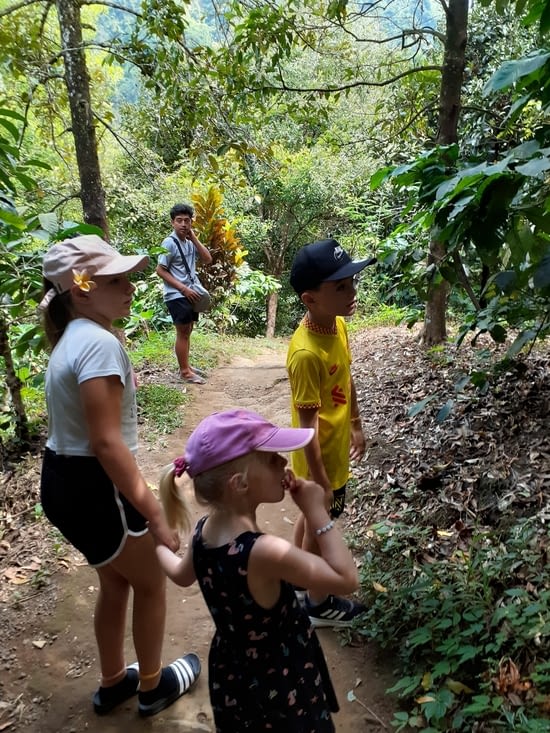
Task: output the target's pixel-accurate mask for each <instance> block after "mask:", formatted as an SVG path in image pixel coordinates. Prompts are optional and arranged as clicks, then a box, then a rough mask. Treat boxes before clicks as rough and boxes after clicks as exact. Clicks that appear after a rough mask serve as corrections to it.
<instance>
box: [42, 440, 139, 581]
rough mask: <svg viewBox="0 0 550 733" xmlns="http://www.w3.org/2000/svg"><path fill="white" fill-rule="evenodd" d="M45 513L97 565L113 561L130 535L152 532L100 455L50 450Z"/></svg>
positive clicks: (46, 460)
mask: <svg viewBox="0 0 550 733" xmlns="http://www.w3.org/2000/svg"><path fill="white" fill-rule="evenodd" d="M40 501H41V502H42V509H43V510H44V514H45V515H46V516H47V517H48V519H49V520H50V522H51V523H52V524H53V525H55V526H56V527H57V528H58V529H59V531H60V532H61V534H62V535H63V536H64V537H65V538H66V539H67V540H68V541H69V542H70V543H71V545H73V546H74V547H76V549H77V550H79V551H80V552H81V553H82V554H83V555H84V557H85V558H86V560H87V561H88V562H89V564H90V565H91V566H92V567H100V566H101V565H107V564H108V563H109V562H111V561H112V560H114V559H115V557H116V556H117V555H118V554H119V553H120V551H121V550H122V548H123V547H124V543H125V542H126V537H127V536H128V535H134V536H138V535H142V534H145V533H146V532H147V524H146V519H145V517H144V516H142V515H141V514H140V512H138V511H137V509H135V508H134V507H133V506H132V504H130V502H129V501H128V499H126V497H125V496H123V495H122V494H121V493H120V492H119V491H118V489H117V488H116V487H115V486H114V485H113V482H112V481H111V479H110V478H109V477H108V476H107V474H106V473H105V471H104V470H103V468H102V466H101V464H100V462H99V461H98V460H97V458H94V457H89V456H61V455H59V456H58V455H57V454H56V453H55V452H54V451H52V450H50V449H49V448H46V450H45V453H44V460H43V462H42V476H41V479H40Z"/></svg>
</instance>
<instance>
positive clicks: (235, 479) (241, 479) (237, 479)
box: [229, 473, 248, 494]
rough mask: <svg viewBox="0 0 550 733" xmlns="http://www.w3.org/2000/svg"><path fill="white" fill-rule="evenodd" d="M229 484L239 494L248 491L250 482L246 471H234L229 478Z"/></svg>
mask: <svg viewBox="0 0 550 733" xmlns="http://www.w3.org/2000/svg"><path fill="white" fill-rule="evenodd" d="M229 486H230V487H231V490H232V491H235V492H236V493H237V494H245V493H246V492H247V491H248V482H247V480H246V476H245V474H244V473H234V474H233V476H231V478H230V479H229Z"/></svg>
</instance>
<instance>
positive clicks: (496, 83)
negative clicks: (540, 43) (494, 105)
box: [483, 52, 550, 96]
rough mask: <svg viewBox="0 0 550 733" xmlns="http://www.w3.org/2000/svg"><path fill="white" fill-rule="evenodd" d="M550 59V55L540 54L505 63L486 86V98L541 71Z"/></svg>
mask: <svg viewBox="0 0 550 733" xmlns="http://www.w3.org/2000/svg"><path fill="white" fill-rule="evenodd" d="M549 59H550V53H540V52H539V53H534V54H533V55H530V56H525V57H524V58H522V59H518V60H515V61H505V62H504V63H503V64H502V66H501V67H500V68H499V69H498V70H497V71H496V72H495V73H494V74H493V76H492V77H491V78H490V79H489V81H488V82H487V84H486V85H485V88H484V90H483V94H484V96H487V95H488V94H490V93H492V92H496V91H498V90H499V89H504V88H505V87H509V86H510V85H511V84H515V82H517V81H518V79H521V78H522V77H524V76H527V75H528V74H532V73H533V71H536V70H537V69H540V68H541V67H542V66H544V65H545V64H546V62H547V61H548V60H549Z"/></svg>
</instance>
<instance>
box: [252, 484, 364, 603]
mask: <svg viewBox="0 0 550 733" xmlns="http://www.w3.org/2000/svg"><path fill="white" fill-rule="evenodd" d="M289 490H290V494H291V496H292V498H293V499H294V501H295V502H296V505H297V506H298V507H299V508H300V509H301V510H302V512H303V513H304V516H305V517H306V520H307V522H308V525H309V526H310V527H311V529H312V531H315V530H316V529H319V530H320V529H321V528H323V527H327V526H328V525H329V524H330V523H331V520H330V517H329V514H328V512H327V510H326V509H325V507H324V502H323V494H324V492H323V489H322V487H321V486H319V485H318V484H316V483H314V482H313V481H304V480H303V479H296V478H294V477H291V479H290V481H289ZM316 538H317V541H318V546H319V549H320V552H321V557H319V556H317V555H314V554H313V553H310V552H305V551H304V550H301V549H299V548H297V547H296V546H295V545H293V544H291V543H290V542H287V541H286V540H283V539H282V538H280V537H275V536H273V535H263V536H262V537H260V538H259V539H258V540H257V542H256V544H255V545H254V548H253V550H252V552H251V553H250V560H249V567H248V572H249V576H250V578H249V585H250V586H251V590H252V591H253V590H254V584H255V580H254V579H259V583H258V584H259V585H260V586H261V585H262V583H264V584H268V583H269V582H271V583H273V582H274V581H280V580H286V581H288V582H289V583H292V584H293V585H297V586H302V587H304V588H308V590H310V591H313V592H319V593H335V594H347V593H351V592H352V591H354V590H356V588H357V586H358V582H359V579H358V573H357V568H356V566H355V562H354V560H353V556H352V554H351V552H350V551H349V550H348V548H347V547H346V544H345V542H344V540H343V537H342V535H341V533H340V531H339V529H338V528H337V527H336V526H332V527H331V528H330V529H328V530H327V531H325V532H320V533H319V534H316Z"/></svg>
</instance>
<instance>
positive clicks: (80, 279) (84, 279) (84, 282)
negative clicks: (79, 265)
mask: <svg viewBox="0 0 550 733" xmlns="http://www.w3.org/2000/svg"><path fill="white" fill-rule="evenodd" d="M73 282H74V284H75V285H78V287H79V288H80V290H83V291H84V292H85V293H89V292H90V291H91V290H93V289H94V288H97V285H96V284H95V282H94V281H93V280H90V276H89V275H88V273H87V272H86V270H82V272H78V270H73Z"/></svg>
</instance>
